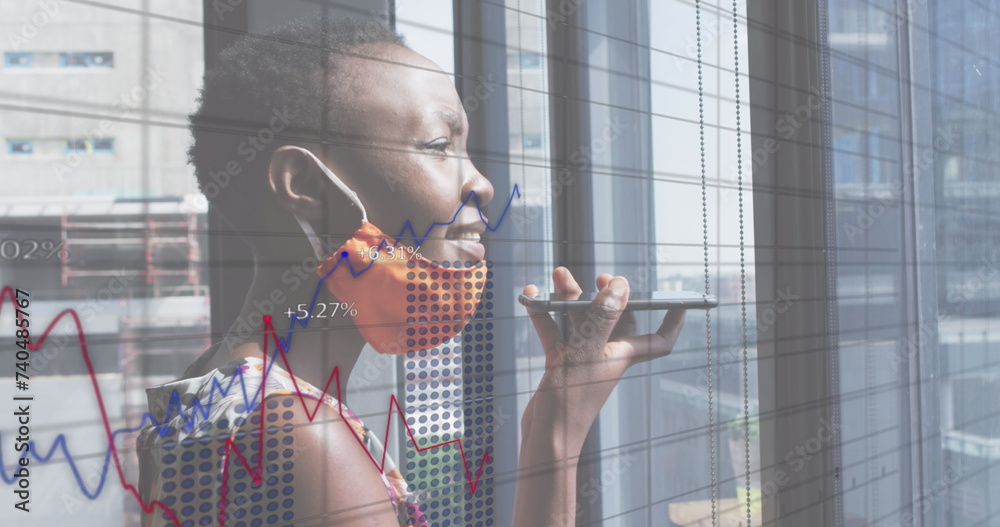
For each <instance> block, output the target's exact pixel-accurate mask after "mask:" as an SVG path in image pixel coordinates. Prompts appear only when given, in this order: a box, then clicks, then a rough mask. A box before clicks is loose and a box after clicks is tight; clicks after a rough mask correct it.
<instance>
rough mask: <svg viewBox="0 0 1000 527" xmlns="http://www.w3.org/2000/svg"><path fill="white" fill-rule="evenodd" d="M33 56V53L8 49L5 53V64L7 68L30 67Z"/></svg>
mask: <svg viewBox="0 0 1000 527" xmlns="http://www.w3.org/2000/svg"><path fill="white" fill-rule="evenodd" d="M33 58H34V57H33V55H32V54H31V53H23V52H21V53H19V52H11V51H7V52H5V53H4V54H3V65H4V67H6V68H30V67H31V65H32V59H33Z"/></svg>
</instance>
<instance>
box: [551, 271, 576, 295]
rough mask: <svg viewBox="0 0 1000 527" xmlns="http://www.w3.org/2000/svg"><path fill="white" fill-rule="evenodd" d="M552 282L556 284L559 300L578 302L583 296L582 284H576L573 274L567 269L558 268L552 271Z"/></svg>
mask: <svg viewBox="0 0 1000 527" xmlns="http://www.w3.org/2000/svg"><path fill="white" fill-rule="evenodd" d="M552 281H553V282H554V283H555V284H556V297H557V299H558V300H576V299H578V298H580V295H581V294H583V289H581V288H580V284H578V283H576V278H573V273H570V272H569V269H566V268H565V267H556V268H555V270H554V271H552Z"/></svg>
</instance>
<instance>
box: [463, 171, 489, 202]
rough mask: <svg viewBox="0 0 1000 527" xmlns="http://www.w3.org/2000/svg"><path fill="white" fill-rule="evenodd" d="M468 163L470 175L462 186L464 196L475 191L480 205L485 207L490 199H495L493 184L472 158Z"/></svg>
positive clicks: (464, 197)
mask: <svg viewBox="0 0 1000 527" xmlns="http://www.w3.org/2000/svg"><path fill="white" fill-rule="evenodd" d="M467 163H468V170H469V172H468V174H470V177H468V178H467V179H466V180H465V184H464V185H463V186H462V198H463V200H464V199H466V198H467V197H468V196H469V194H470V193H473V192H474V193H475V194H476V198H475V199H476V200H477V201H478V203H479V206H480V207H485V206H486V205H487V204H488V203H489V202H490V201H493V184H492V183H490V180H488V179H486V176H484V175H483V174H482V172H480V171H479V170H478V169H477V168H476V166H475V165H473V164H472V161H471V160H468V161H467Z"/></svg>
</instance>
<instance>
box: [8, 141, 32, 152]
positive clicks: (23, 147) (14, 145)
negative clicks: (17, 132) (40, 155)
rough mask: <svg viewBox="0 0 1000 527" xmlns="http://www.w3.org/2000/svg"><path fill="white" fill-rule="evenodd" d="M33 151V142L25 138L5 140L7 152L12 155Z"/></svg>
mask: <svg viewBox="0 0 1000 527" xmlns="http://www.w3.org/2000/svg"><path fill="white" fill-rule="evenodd" d="M34 151H35V144H34V142H33V141H29V140H26V139H8V140H7V153H8V154H14V155H30V154H32V153H34Z"/></svg>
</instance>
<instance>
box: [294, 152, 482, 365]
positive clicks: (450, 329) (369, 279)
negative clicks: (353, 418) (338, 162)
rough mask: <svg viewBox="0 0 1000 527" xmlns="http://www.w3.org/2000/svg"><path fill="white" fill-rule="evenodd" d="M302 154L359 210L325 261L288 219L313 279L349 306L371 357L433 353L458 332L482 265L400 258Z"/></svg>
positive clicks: (477, 296) (473, 304)
mask: <svg viewBox="0 0 1000 527" xmlns="http://www.w3.org/2000/svg"><path fill="white" fill-rule="evenodd" d="M309 155H310V157H312V158H313V160H314V161H315V162H316V163H317V164H318V165H319V167H320V169H322V170H323V172H324V173H325V174H326V175H327V177H329V178H330V180H331V181H332V182H333V183H334V185H336V186H337V187H338V188H339V189H340V190H341V191H342V192H344V193H345V194H346V195H347V196H348V197H350V198H351V199H352V200H353V201H354V203H355V204H356V205H357V206H358V208H359V209H360V210H361V216H362V219H361V227H360V228H358V230H357V231H356V232H355V233H354V235H353V236H351V238H349V239H348V240H347V241H346V242H344V244H343V245H341V246H340V248H339V249H337V251H336V252H334V254H333V255H331V256H329V257H324V256H325V255H323V254H322V249H321V247H322V245H321V244H320V243H319V238H318V237H317V236H316V233H315V231H314V230H313V228H312V226H311V225H310V224H309V222H307V221H305V220H303V219H302V218H299V217H298V216H296V219H297V220H298V222H299V224H300V225H301V226H302V229H303V231H305V233H306V236H307V237H308V238H309V242H310V244H312V246H313V249H314V250H315V251H316V253H317V258H318V259H319V261H320V264H319V266H318V267H317V269H316V273H317V274H318V275H319V276H320V278H321V279H323V280H324V284H326V287H327V289H328V290H329V291H330V292H331V293H332V294H333V295H334V296H335V297H336V298H337V300H338V301H339V302H346V303H348V304H349V305H352V306H353V308H352V311H351V316H352V318H353V319H354V323H355V325H356V326H357V328H358V331H359V332H360V333H361V336H362V337H364V339H365V340H366V341H367V342H368V343H369V344H370V345H371V346H372V348H374V349H375V351H377V352H378V353H384V354H392V355H399V354H403V353H406V352H408V351H423V350H427V349H431V348H434V347H436V346H438V345H440V344H443V343H445V342H447V341H448V340H449V339H451V338H453V337H454V336H455V335H457V334H458V333H459V332H461V331H462V328H463V327H465V324H466V321H467V320H469V319H471V318H472V316H473V315H474V314H475V312H476V309H477V307H478V305H479V302H480V300H481V299H482V296H483V284H484V283H485V282H486V262H485V261H479V262H475V263H472V262H469V263H465V264H460V263H459V262H456V263H455V265H454V266H444V265H441V264H439V263H437V262H431V261H429V260H426V259H424V258H423V257H422V256H420V255H419V254H415V255H412V256H410V257H408V258H407V259H401V258H400V257H399V255H400V254H403V255H407V254H408V253H406V252H405V251H404V250H403V248H402V247H400V246H398V245H397V243H398V241H397V240H394V239H392V238H390V237H389V236H387V235H386V234H385V233H384V232H382V230H381V229H379V228H378V227H376V226H375V225H374V224H373V223H370V222H369V221H368V215H367V213H366V211H365V208H364V206H363V205H362V203H361V200H360V199H359V198H358V195H357V193H355V192H354V191H352V190H351V189H350V188H348V187H347V185H345V184H344V183H343V182H342V181H341V180H340V178H338V177H337V176H336V175H335V174H334V173H333V171H331V170H330V169H329V168H328V167H327V166H326V165H324V164H323V162H321V161H320V160H319V159H317V158H316V156H315V155H313V154H312V153H309ZM387 247H394V248H395V249H394V250H392V251H391V252H390V251H389V250H387ZM372 256H375V258H374V259H372ZM355 310H356V311H355ZM354 313H357V314H354Z"/></svg>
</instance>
